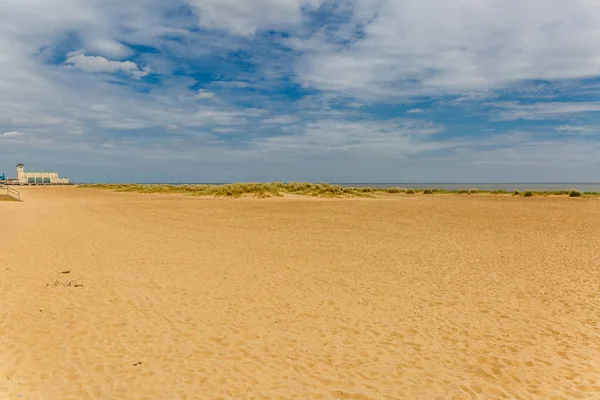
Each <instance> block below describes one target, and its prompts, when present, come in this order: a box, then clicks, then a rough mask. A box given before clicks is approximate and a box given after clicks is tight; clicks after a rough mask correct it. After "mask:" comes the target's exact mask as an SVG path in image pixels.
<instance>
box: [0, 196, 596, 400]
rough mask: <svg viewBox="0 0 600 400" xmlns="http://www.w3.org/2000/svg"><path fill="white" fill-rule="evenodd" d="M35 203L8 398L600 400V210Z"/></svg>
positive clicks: (6, 263)
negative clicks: (520, 399)
mask: <svg viewBox="0 0 600 400" xmlns="http://www.w3.org/2000/svg"><path fill="white" fill-rule="evenodd" d="M22 198H23V199H24V202H23V203H16V202H3V203H2V204H1V205H0V213H1V214H0V224H1V225H0V261H1V263H0V399H2V400H4V399H24V400H25V399H44V400H45V399H60V400H67V399H77V400H79V399H136V400H139V399H152V400H155V399H217V398H222V399H229V398H238V399H251V398H255V399H495V398H522V399H571V398H580V399H597V398H600V201H599V200H593V199H587V200H583V199H569V198H529V199H526V198H512V197H494V196H458V195H439V196H437V195H434V196H413V197H410V196H396V197H386V198H378V199H342V200H331V199H313V198H305V197H295V198H283V199H281V198H278V199H267V200H256V199H237V200H232V199H210V198H208V199H207V198H193V197H184V196H179V195H172V196H169V195H147V194H132V193H113V192H108V191H101V190H94V189H80V188H73V187H56V188H25V189H23V190H22ZM19 396H20V397H19Z"/></svg>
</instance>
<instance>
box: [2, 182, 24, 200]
mask: <svg viewBox="0 0 600 400" xmlns="http://www.w3.org/2000/svg"><path fill="white" fill-rule="evenodd" d="M0 191H4V192H6V195H7V196H10V197H12V198H13V199H17V200H21V193H19V191H18V190H15V189H13V188H11V187H10V186H7V185H0Z"/></svg>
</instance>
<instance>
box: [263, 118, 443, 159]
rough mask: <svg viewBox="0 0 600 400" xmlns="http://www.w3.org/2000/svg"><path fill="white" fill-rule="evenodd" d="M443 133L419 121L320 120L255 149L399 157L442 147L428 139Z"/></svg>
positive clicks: (274, 138)
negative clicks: (356, 153) (299, 131)
mask: <svg viewBox="0 0 600 400" xmlns="http://www.w3.org/2000/svg"><path fill="white" fill-rule="evenodd" d="M443 130H444V127H443V126H440V125H436V124H432V123H430V122H426V121H419V120H395V121H360V122H351V121H340V120H321V121H316V122H312V123H309V124H307V125H306V126H305V128H304V129H303V132H302V133H301V134H298V135H286V136H276V137H269V138H265V139H263V140H261V141H260V142H259V143H258V146H259V148H261V149H262V150H263V151H269V152H294V153H298V152H300V153H311V154H322V153H337V152H358V153H360V154H363V155H367V154H368V155H373V154H379V155H387V156H390V155H391V156H394V157H402V156H406V155H409V154H416V153H420V152H422V151H426V150H433V149H436V148H440V147H443V146H442V145H440V144H439V143H435V142H431V141H428V140H427V137H428V136H429V135H433V134H436V133H440V132H442V131H443Z"/></svg>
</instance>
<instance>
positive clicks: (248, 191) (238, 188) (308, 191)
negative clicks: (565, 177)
mask: <svg viewBox="0 0 600 400" xmlns="http://www.w3.org/2000/svg"><path fill="white" fill-rule="evenodd" d="M79 187H82V188H97V189H110V190H114V191H117V192H132V193H163V194H169V193H180V194H187V195H192V196H213V197H232V198H238V197H247V196H252V197H257V198H267V197H280V196H283V195H285V194H292V195H302V196H314V197H331V198H344V197H376V196H377V195H382V194H398V195H402V194H408V195H413V194H417V193H422V194H428V195H432V194H493V195H505V194H508V193H509V192H507V191H505V190H493V191H486V190H480V189H475V188H473V189H458V190H456V189H455V190H446V189H419V190H416V189H412V188H408V189H406V188H399V187H392V188H375V187H347V186H340V185H335V184H330V183H310V182H287V183H283V182H270V183H260V182H259V183H254V182H242V183H229V184H223V185H209V184H200V185H160V184H158V185H154V184H152V185H143V184H90V185H80V186H79ZM512 194H513V195H515V196H523V197H532V196H550V195H552V196H570V197H597V196H600V193H598V192H585V193H582V192H580V191H578V190H575V189H572V190H557V191H533V190H526V191H523V192H520V191H518V190H514V191H513V192H512Z"/></svg>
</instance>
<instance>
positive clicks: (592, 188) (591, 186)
mask: <svg viewBox="0 0 600 400" xmlns="http://www.w3.org/2000/svg"><path fill="white" fill-rule="evenodd" d="M144 184H147V185H149V184H169V185H201V184H211V185H223V184H224V183H216V182H211V183H208V182H204V183H200V182H197V183H192V182H188V183H181V182H177V183H175V182H156V183H144ZM332 184H335V185H339V186H344V187H373V188H390V187H399V188H412V189H444V190H458V189H479V190H489V191H492V190H506V191H513V190H515V189H517V190H519V191H523V190H536V191H544V190H547V191H555V190H571V189H576V190H579V191H580V192H600V182H596V183H593V182H585V183H403V182H398V183H332Z"/></svg>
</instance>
